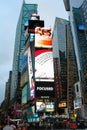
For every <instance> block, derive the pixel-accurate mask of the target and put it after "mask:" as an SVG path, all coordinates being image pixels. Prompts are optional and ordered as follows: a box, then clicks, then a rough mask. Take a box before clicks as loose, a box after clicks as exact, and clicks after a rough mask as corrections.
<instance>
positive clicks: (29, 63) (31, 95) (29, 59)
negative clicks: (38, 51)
mask: <svg viewBox="0 0 87 130" xmlns="http://www.w3.org/2000/svg"><path fill="white" fill-rule="evenodd" d="M28 71H29V83H30V100H33V99H34V98H35V85H34V78H33V68H32V58H31V50H30V47H29V48H28Z"/></svg>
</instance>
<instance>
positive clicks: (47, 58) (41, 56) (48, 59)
mask: <svg viewBox="0 0 87 130" xmlns="http://www.w3.org/2000/svg"><path fill="white" fill-rule="evenodd" d="M35 81H52V82H53V81H54V68H53V51H52V49H48V48H47V49H44V48H35Z"/></svg>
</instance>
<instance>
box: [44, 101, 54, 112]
mask: <svg viewBox="0 0 87 130" xmlns="http://www.w3.org/2000/svg"><path fill="white" fill-rule="evenodd" d="M45 105H46V109H45V111H46V112H53V111H54V102H46V103H45Z"/></svg>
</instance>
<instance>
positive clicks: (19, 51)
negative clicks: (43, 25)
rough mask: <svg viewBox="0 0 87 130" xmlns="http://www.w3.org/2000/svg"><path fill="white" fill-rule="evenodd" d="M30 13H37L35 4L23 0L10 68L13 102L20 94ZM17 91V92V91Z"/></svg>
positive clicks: (11, 98)
mask: <svg viewBox="0 0 87 130" xmlns="http://www.w3.org/2000/svg"><path fill="white" fill-rule="evenodd" d="M32 13H37V4H26V3H25V1H23V5H22V8H21V11H20V16H19V19H18V23H17V28H16V36H15V45H14V57H13V68H12V82H11V97H10V100H11V101H13V102H15V100H17V101H18V102H20V101H19V100H18V99H17V97H21V96H20V94H21V93H20V78H21V77H20V74H21V71H22V59H23V53H24V49H25V37H24V33H25V27H26V26H27V25H28V20H29V19H30V17H31V14H32ZM17 92H18V93H17ZM17 94H18V95H17Z"/></svg>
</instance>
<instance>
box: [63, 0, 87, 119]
mask: <svg viewBox="0 0 87 130" xmlns="http://www.w3.org/2000/svg"><path fill="white" fill-rule="evenodd" d="M64 2H65V7H66V10H67V11H69V18H70V24H71V29H72V34H73V40H74V48H75V53H76V60H77V65H78V74H79V81H80V86H81V92H82V93H81V97H82V106H81V112H80V113H81V116H82V117H83V118H85V117H86V116H87V112H86V111H87V105H86V104H87V96H86V95H87V73H86V70H87V31H86V30H87V15H86V14H87V1H86V0H77V1H75V0H64ZM66 5H67V6H66ZM67 7H68V8H67Z"/></svg>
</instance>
